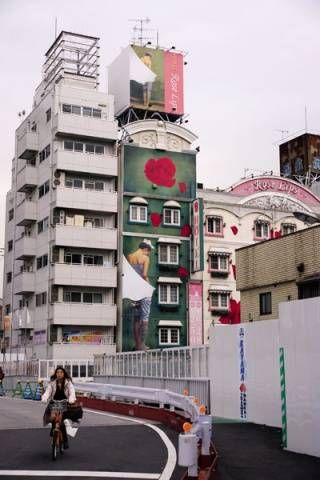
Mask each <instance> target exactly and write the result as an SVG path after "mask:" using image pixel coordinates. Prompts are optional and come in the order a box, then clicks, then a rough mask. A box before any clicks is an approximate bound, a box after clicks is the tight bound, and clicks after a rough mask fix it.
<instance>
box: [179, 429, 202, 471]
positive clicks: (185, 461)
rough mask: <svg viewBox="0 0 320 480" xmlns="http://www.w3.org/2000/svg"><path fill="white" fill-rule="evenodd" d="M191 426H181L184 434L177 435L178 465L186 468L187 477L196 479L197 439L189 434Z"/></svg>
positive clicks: (194, 435)
mask: <svg viewBox="0 0 320 480" xmlns="http://www.w3.org/2000/svg"><path fill="white" fill-rule="evenodd" d="M191 429H192V425H191V423H189V422H186V423H184V424H183V430H184V433H180V435H179V446H178V464H179V465H180V466H181V467H188V477H194V478H197V477H198V437H197V435H196V434H194V433H191Z"/></svg>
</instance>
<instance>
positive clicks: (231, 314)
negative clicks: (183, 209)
mask: <svg viewBox="0 0 320 480" xmlns="http://www.w3.org/2000/svg"><path fill="white" fill-rule="evenodd" d="M197 195H198V197H199V198H202V199H203V207H204V214H203V219H204V222H203V223H204V225H203V237H204V252H203V253H204V269H203V272H199V273H195V274H193V275H192V280H193V281H197V280H198V281H199V282H201V283H202V291H203V297H202V302H203V324H202V332H203V340H204V343H207V342H208V335H209V333H208V332H209V327H210V325H211V324H214V325H215V326H217V328H219V325H221V326H223V325H228V324H233V323H239V322H240V292H239V291H237V290H236V272H237V265H236V255H235V250H236V249H237V248H241V247H244V246H246V245H250V244H253V243H256V242H261V241H265V240H269V239H271V238H277V237H279V236H283V235H288V234H290V233H292V232H295V231H297V230H300V229H303V228H306V227H307V226H308V225H307V224H305V223H304V222H303V221H301V220H299V219H298V218H296V217H295V216H294V214H293V212H302V213H305V214H306V215H315V216H317V215H319V214H320V198H319V197H318V196H317V195H315V194H314V193H312V192H311V190H309V189H308V188H305V187H304V186H302V185H300V184H299V183H297V182H295V181H293V180H288V179H285V178H283V177H278V176H274V175H264V176H259V177H255V178H251V177H250V178H245V179H242V180H241V181H240V182H238V183H236V184H234V185H233V186H232V187H231V188H229V189H228V190H225V191H219V190H213V189H204V188H201V189H198V191H197ZM289 256H290V252H288V257H289ZM265 261H266V263H267V262H268V259H267V258H266V259H265ZM254 268H255V266H254V265H252V269H254Z"/></svg>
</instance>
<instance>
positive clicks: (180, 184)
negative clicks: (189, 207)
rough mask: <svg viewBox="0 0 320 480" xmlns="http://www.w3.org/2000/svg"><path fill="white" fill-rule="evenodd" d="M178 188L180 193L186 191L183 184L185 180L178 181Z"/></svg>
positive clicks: (185, 186)
mask: <svg viewBox="0 0 320 480" xmlns="http://www.w3.org/2000/svg"><path fill="white" fill-rule="evenodd" d="M179 190H180V193H186V191H187V185H186V184H185V182H179Z"/></svg>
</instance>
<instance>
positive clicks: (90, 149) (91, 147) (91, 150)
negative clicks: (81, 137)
mask: <svg viewBox="0 0 320 480" xmlns="http://www.w3.org/2000/svg"><path fill="white" fill-rule="evenodd" d="M86 153H94V145H93V144H92V143H86Z"/></svg>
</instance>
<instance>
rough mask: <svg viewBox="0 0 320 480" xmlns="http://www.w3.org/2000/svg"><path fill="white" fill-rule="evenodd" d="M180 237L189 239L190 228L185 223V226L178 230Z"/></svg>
mask: <svg viewBox="0 0 320 480" xmlns="http://www.w3.org/2000/svg"><path fill="white" fill-rule="evenodd" d="M180 234H181V237H190V235H191V227H190V225H189V224H188V223H187V224H186V225H183V227H182V228H181V230H180Z"/></svg>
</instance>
